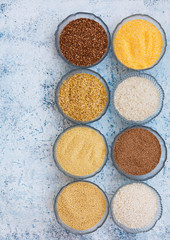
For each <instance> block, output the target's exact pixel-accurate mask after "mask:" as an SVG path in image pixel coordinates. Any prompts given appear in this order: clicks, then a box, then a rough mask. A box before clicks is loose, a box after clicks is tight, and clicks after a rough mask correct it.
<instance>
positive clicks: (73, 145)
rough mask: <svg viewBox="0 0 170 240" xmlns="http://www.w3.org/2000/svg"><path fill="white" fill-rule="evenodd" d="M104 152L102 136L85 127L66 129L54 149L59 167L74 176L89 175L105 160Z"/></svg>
mask: <svg viewBox="0 0 170 240" xmlns="http://www.w3.org/2000/svg"><path fill="white" fill-rule="evenodd" d="M105 154H106V147H105V142H104V140H103V138H102V136H101V135H100V134H99V133H97V132H96V131H94V130H93V129H91V128H87V127H75V128H72V129H69V130H67V131H66V132H65V133H63V135H62V136H61V138H60V139H59V141H58V143H57V149H56V157H57V160H58V162H59V164H60V165H61V167H62V168H63V169H64V170H65V171H66V172H68V173H70V174H72V175H76V176H85V175H89V174H91V173H93V172H95V171H96V170H98V169H99V168H100V167H101V166H102V164H103V162H104V160H105Z"/></svg>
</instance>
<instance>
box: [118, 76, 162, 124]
mask: <svg viewBox="0 0 170 240" xmlns="http://www.w3.org/2000/svg"><path fill="white" fill-rule="evenodd" d="M159 99H160V96H159V91H158V89H157V87H156V86H155V85H154V83H153V82H151V81H150V80H148V79H146V78H145V77H140V76H135V75H134V76H130V77H128V78H127V79H125V80H123V81H122V82H121V83H119V85H118V86H117V88H116V90H115V93H114V105H115V108H116V110H117V111H118V112H119V114H120V115H121V116H122V117H124V118H125V119H127V120H129V121H144V120H145V119H147V118H149V117H150V116H152V115H153V114H154V113H155V112H156V111H157V109H158V106H159Z"/></svg>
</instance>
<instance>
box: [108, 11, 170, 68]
mask: <svg viewBox="0 0 170 240" xmlns="http://www.w3.org/2000/svg"><path fill="white" fill-rule="evenodd" d="M136 19H142V20H146V21H148V22H150V23H152V24H153V25H155V27H157V29H158V30H159V32H160V33H161V36H162V40H163V46H162V51H161V54H160V56H159V58H158V59H157V61H156V62H155V63H154V64H153V65H152V66H150V67H148V68H142V69H134V70H137V71H141V70H146V69H150V68H153V67H154V66H155V65H157V64H158V63H159V61H160V60H161V59H162V57H163V55H164V54H165V51H166V46H167V40H166V34H165V31H164V29H163V28H162V26H161V24H160V23H159V22H158V21H156V20H155V19H154V18H152V17H150V16H148V15H145V14H135V15H131V16H129V17H126V18H124V19H123V20H122V21H121V22H120V23H119V24H118V25H117V26H116V28H115V30H114V31H113V35H112V49H113V53H114V56H115V57H116V59H117V60H118V62H119V63H121V64H122V65H123V66H125V67H127V66H126V65H124V64H123V63H122V62H121V61H120V60H119V59H118V58H117V56H116V53H115V51H114V46H113V45H114V44H113V43H114V39H115V37H116V34H117V32H118V31H119V29H120V28H121V27H122V26H123V25H124V24H125V23H127V22H129V21H131V20H136ZM127 68H129V69H133V68H130V67H127Z"/></svg>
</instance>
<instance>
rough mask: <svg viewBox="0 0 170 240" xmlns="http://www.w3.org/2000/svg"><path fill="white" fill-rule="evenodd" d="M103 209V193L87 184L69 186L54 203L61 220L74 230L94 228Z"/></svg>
mask: <svg viewBox="0 0 170 240" xmlns="http://www.w3.org/2000/svg"><path fill="white" fill-rule="evenodd" d="M105 208H106V202H105V198H104V195H103V193H102V192H101V190H100V189H99V188H98V187H97V186H95V185H94V184H92V183H89V182H75V183H71V184H69V185H68V186H66V187H65V188H64V189H63V190H62V192H61V193H60V195H59V197H58V201H57V203H56V209H57V211H58V214H59V217H60V218H61V220H62V221H63V222H64V223H65V224H66V225H67V226H69V227H71V228H73V229H76V230H87V229H90V228H92V227H94V226H95V225H96V224H97V223H98V222H99V221H100V220H101V219H102V217H103V215H104V213H105Z"/></svg>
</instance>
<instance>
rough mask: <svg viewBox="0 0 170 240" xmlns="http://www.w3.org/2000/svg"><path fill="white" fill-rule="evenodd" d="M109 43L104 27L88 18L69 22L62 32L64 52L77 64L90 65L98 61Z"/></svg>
mask: <svg viewBox="0 0 170 240" xmlns="http://www.w3.org/2000/svg"><path fill="white" fill-rule="evenodd" d="M107 44H108V40H107V34H106V31H105V30H104V28H103V27H102V26H101V25H100V24H99V23H98V22H96V21H94V20H92V19H88V18H79V19H76V20H73V21H71V22H69V23H68V24H67V25H66V26H65V27H64V29H63V31H62V32H61V34H60V50H61V52H62V54H63V55H64V57H65V58H66V59H67V60H68V61H69V62H70V63H72V64H74V65H77V66H89V65H93V64H95V63H96V62H98V61H99V60H100V59H101V58H102V57H103V55H104V54H105V53H106V51H107Z"/></svg>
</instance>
